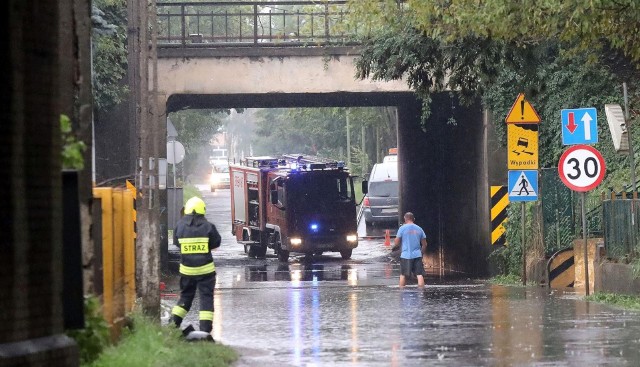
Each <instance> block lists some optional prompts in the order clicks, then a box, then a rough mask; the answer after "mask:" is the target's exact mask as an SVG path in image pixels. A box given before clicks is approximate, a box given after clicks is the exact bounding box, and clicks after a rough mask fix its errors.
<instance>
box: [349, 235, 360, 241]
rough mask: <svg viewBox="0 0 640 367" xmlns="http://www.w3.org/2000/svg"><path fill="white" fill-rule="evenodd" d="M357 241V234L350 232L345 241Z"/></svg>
mask: <svg viewBox="0 0 640 367" xmlns="http://www.w3.org/2000/svg"><path fill="white" fill-rule="evenodd" d="M356 241H358V236H356V235H355V234H350V235H348V236H347V242H356Z"/></svg>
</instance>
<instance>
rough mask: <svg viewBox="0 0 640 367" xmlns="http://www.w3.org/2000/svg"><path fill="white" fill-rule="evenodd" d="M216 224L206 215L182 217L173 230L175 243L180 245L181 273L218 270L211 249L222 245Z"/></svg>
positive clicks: (197, 273)
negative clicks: (208, 219)
mask: <svg viewBox="0 0 640 367" xmlns="http://www.w3.org/2000/svg"><path fill="white" fill-rule="evenodd" d="M220 240H221V239H220V234H219V233H218V230H217V229H216V226H214V225H213V224H211V223H210V222H209V221H207V219H206V218H205V217H204V215H200V214H188V215H185V216H184V217H182V218H181V219H180V220H179V221H178V224H177V226H176V229H175V230H174V231H173V243H174V244H175V245H176V246H179V247H180V274H182V275H189V276H197V275H206V274H211V273H213V272H214V271H216V266H215V264H214V263H213V256H212V255H211V250H213V249H214V248H218V247H220Z"/></svg>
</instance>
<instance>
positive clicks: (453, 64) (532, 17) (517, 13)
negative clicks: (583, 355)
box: [349, 0, 640, 274]
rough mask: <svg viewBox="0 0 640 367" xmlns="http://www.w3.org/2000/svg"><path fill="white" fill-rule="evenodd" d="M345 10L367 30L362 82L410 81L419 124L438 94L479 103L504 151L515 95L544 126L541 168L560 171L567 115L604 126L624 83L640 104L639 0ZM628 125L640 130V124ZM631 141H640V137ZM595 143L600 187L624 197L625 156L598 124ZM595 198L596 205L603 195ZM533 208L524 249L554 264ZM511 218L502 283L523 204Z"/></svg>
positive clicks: (369, 1)
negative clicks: (571, 111)
mask: <svg viewBox="0 0 640 367" xmlns="http://www.w3.org/2000/svg"><path fill="white" fill-rule="evenodd" d="M349 3H350V6H351V10H352V18H353V19H352V20H354V21H355V20H357V21H359V22H360V23H359V24H360V25H361V27H367V28H368V29H370V30H371V31H370V32H369V33H368V35H367V36H366V37H363V38H362V41H363V43H364V51H363V52H362V56H361V57H360V58H359V59H358V60H357V63H356V66H357V70H358V71H357V76H358V77H361V78H373V79H377V80H395V79H400V78H404V79H405V80H406V81H407V83H408V84H409V86H410V87H411V89H412V90H414V91H415V92H416V93H417V94H418V96H419V97H421V98H422V100H423V124H424V123H426V121H427V120H426V117H428V116H429V113H430V103H431V96H432V95H433V93H450V92H449V91H451V90H455V91H456V94H457V95H458V96H460V99H461V101H462V102H463V103H466V102H471V101H474V100H480V101H482V104H483V106H484V107H485V108H486V109H488V110H489V111H491V112H492V114H493V120H494V122H495V124H494V125H495V126H496V129H497V133H498V137H499V141H501V142H502V144H504V145H506V131H505V130H506V127H505V124H504V123H502V121H504V118H505V116H506V115H507V113H508V111H509V109H510V108H511V106H512V104H513V100H514V98H515V96H517V95H518V93H520V92H524V93H525V95H526V96H527V99H528V100H529V101H530V102H531V103H532V104H533V105H534V106H535V108H536V110H537V111H538V113H539V114H540V116H541V118H542V123H541V125H540V131H539V152H540V155H539V162H540V168H554V167H557V162H558V159H559V157H560V155H561V154H562V152H563V151H564V147H563V145H562V143H561V142H562V140H561V126H560V124H559V117H560V116H559V114H560V110H561V109H564V108H576V107H586V106H596V107H598V110H599V112H600V114H599V120H600V121H606V117H605V115H604V109H603V108H602V107H603V106H604V104H607V103H617V104H622V103H623V101H622V90H621V89H622V87H621V84H622V82H623V81H626V82H627V83H628V84H629V85H630V86H632V87H631V88H630V92H631V95H630V104H631V106H632V107H631V108H632V110H633V108H634V107H633V106H636V109H637V106H638V103H640V69H639V67H640V47H639V46H638V45H639V44H640V43H638V42H636V41H635V40H637V38H638V37H639V34H640V33H638V32H636V31H635V28H636V25H637V17H638V15H639V13H640V8H638V6H637V2H635V1H633V0H622V1H614V0H603V1H598V2H584V1H580V0H569V1H561V0H552V1H548V2H546V3H545V4H539V3H536V2H524V3H523V2H518V3H517V4H516V3H512V4H509V3H506V2H504V1H502V0H488V1H484V2H483V6H482V8H481V9H480V10H479V8H478V6H477V2H476V1H471V0H469V1H467V0H462V1H456V2H424V1H412V0H409V1H407V2H402V3H399V2H396V1H391V0H387V1H377V0H375V1H374V0H362V1H350V2H349ZM596 19H597V20H596ZM362 23H364V24H362ZM592 23H598V24H597V25H596V24H592ZM576 24H582V26H576ZM587 24H589V26H587ZM632 119H634V122H633V123H634V124H635V120H637V116H636V115H632ZM457 123H466V122H465V121H458V122H457ZM632 132H633V137H634V139H635V140H636V141H637V139H638V138H639V137H640V134H639V129H633V130H632ZM599 136H600V139H599V143H598V145H597V148H598V150H600V151H601V152H602V153H603V155H604V158H605V161H606V162H607V176H606V178H605V181H604V182H603V184H602V185H601V186H600V187H601V188H603V189H604V188H612V189H614V190H622V189H623V187H624V185H626V184H627V183H628V182H629V166H628V163H627V157H626V156H624V155H619V154H617V153H616V152H615V150H614V148H613V144H612V141H611V139H610V138H609V136H610V133H609V129H608V126H607V124H606V123H600V124H599ZM590 195H592V196H599V195H600V191H593V192H592V193H591V194H590ZM535 205H537V204H534V205H531V204H527V208H528V209H527V213H528V214H527V215H528V216H531V218H528V219H527V227H526V228H527V231H528V233H527V239H528V240H527V241H531V242H528V243H527V246H528V247H532V248H533V249H534V250H535V251H538V252H543V253H541V254H540V255H545V254H546V255H550V254H551V253H552V252H553V251H555V250H557V248H556V247H557V246H558V244H557V243H553V244H551V243H550V244H547V243H545V242H546V241H544V235H543V234H542V233H537V232H536V231H538V232H540V228H538V227H536V226H533V225H531V224H536V223H537V222H536V220H537V219H538V218H535V219H536V220H533V219H534V216H533V213H535V212H536V211H535V210H533V209H532V208H534V206H535ZM572 209H573V208H572ZM536 215H537V214H536ZM509 218H510V219H509V220H510V222H509V224H507V242H508V247H507V248H502V249H497V250H496V251H495V252H494V253H493V254H492V255H491V257H490V260H491V262H492V263H493V264H494V267H495V268H497V269H499V270H500V272H502V273H503V274H520V273H521V267H522V264H521V259H522V246H521V233H520V231H521V230H520V207H519V205H518V206H512V208H511V209H509ZM562 231H563V232H562V233H565V232H566V230H565V228H562ZM573 233H575V232H573ZM536 246H537V247H536ZM554 246H555V247H554Z"/></svg>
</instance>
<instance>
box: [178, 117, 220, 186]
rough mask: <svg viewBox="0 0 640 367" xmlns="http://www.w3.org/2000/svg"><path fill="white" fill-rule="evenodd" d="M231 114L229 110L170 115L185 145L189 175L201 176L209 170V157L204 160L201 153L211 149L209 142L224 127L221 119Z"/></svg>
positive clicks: (206, 156)
mask: <svg viewBox="0 0 640 367" xmlns="http://www.w3.org/2000/svg"><path fill="white" fill-rule="evenodd" d="M224 114H229V111H228V110H218V109H211V110H206V109H202V110H196V109H191V110H182V111H178V112H172V113H170V114H169V119H170V120H171V122H172V123H173V126H174V127H175V128H176V130H177V131H178V141H180V142H181V143H182V145H184V148H185V152H186V153H185V158H184V167H185V173H187V174H201V173H205V172H207V171H208V169H209V167H210V166H209V162H208V160H207V158H208V155H206V154H205V157H204V158H202V157H201V156H200V154H199V153H201V152H202V151H203V150H205V151H204V153H208V152H206V148H207V147H209V140H210V139H211V138H212V137H213V135H214V134H215V133H217V132H218V130H219V129H220V127H221V126H222V121H221V120H220V117H221V116H222V115H224Z"/></svg>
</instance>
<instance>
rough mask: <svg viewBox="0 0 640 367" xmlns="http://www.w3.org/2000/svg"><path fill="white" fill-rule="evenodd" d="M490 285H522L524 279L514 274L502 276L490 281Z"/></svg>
mask: <svg viewBox="0 0 640 367" xmlns="http://www.w3.org/2000/svg"><path fill="white" fill-rule="evenodd" d="M489 283H491V284H499V285H522V278H520V277H519V276H517V275H514V274H507V275H504V274H501V275H496V276H495V277H493V278H491V279H489Z"/></svg>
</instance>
